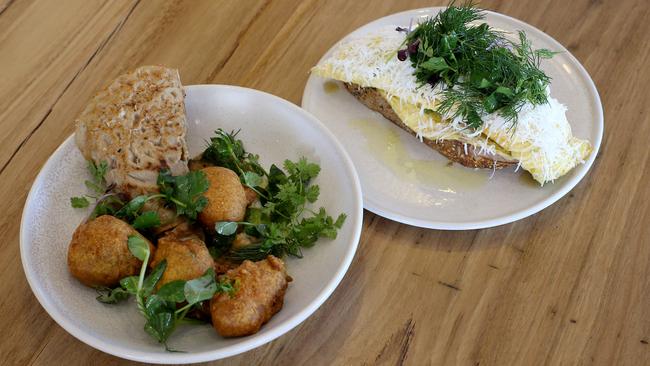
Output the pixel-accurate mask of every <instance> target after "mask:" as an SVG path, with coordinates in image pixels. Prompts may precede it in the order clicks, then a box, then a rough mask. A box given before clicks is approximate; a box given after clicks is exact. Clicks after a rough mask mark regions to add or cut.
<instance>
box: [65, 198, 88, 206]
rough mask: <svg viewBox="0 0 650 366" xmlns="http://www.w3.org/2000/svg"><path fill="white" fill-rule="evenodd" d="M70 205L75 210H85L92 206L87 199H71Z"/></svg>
mask: <svg viewBox="0 0 650 366" xmlns="http://www.w3.org/2000/svg"><path fill="white" fill-rule="evenodd" d="M70 205H72V207H74V208H84V207H88V205H90V202H89V201H88V199H87V198H86V197H70Z"/></svg>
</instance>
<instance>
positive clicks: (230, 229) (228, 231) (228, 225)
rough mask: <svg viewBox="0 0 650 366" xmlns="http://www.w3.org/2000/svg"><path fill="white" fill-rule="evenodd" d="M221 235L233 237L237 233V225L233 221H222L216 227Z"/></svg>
mask: <svg viewBox="0 0 650 366" xmlns="http://www.w3.org/2000/svg"><path fill="white" fill-rule="evenodd" d="M214 229H215V230H216V231H217V234H219V235H232V234H234V233H235V232H237V223H236V222H233V221H221V222H217V223H216V224H215V225H214Z"/></svg>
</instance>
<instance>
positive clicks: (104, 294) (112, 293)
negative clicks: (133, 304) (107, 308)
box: [95, 286, 129, 304]
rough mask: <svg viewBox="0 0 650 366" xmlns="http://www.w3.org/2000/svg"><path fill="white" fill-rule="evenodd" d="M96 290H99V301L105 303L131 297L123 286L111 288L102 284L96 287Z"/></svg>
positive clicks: (112, 302) (115, 302)
mask: <svg viewBox="0 0 650 366" xmlns="http://www.w3.org/2000/svg"><path fill="white" fill-rule="evenodd" d="M95 291H97V294H98V296H97V301H99V302H101V303H104V304H117V303H118V302H120V301H122V300H126V299H127V298H128V297H129V293H128V292H127V291H125V290H124V289H122V288H121V287H117V288H114V289H111V288H109V287H103V286H100V287H97V288H95Z"/></svg>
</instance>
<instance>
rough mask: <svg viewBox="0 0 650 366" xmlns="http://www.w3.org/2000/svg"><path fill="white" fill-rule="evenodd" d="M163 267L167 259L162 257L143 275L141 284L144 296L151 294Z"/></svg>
mask: <svg viewBox="0 0 650 366" xmlns="http://www.w3.org/2000/svg"><path fill="white" fill-rule="evenodd" d="M165 269H167V260H166V259H163V260H162V261H160V262H159V263H158V264H157V265H156V267H154V269H153V270H152V271H151V273H150V274H149V275H148V276H147V277H145V279H144V282H143V284H142V293H143V294H144V296H149V294H151V292H152V291H153V288H154V287H155V286H156V284H157V283H158V281H160V278H161V277H162V275H163V273H164V272H165Z"/></svg>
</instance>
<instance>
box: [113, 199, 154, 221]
mask: <svg viewBox="0 0 650 366" xmlns="http://www.w3.org/2000/svg"><path fill="white" fill-rule="evenodd" d="M148 199H149V197H148V196H146V195H141V196H137V197H135V198H134V199H132V200H131V201H129V202H128V203H127V204H126V205H124V206H122V208H120V209H119V210H118V211H117V212H115V216H116V217H118V218H120V219H125V220H127V221H131V220H133V219H134V218H135V217H136V216H137V215H138V212H139V211H140V209H141V208H142V206H144V204H145V202H147V200H148Z"/></svg>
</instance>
